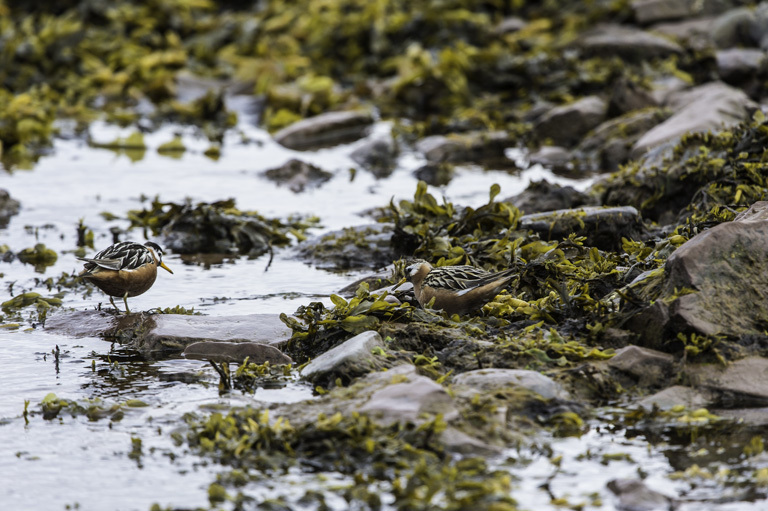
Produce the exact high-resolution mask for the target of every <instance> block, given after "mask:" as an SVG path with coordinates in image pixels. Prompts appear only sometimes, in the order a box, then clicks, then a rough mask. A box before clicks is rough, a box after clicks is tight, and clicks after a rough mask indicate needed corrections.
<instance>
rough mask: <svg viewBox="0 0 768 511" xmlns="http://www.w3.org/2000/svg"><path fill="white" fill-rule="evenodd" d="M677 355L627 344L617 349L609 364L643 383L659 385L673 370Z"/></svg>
mask: <svg viewBox="0 0 768 511" xmlns="http://www.w3.org/2000/svg"><path fill="white" fill-rule="evenodd" d="M674 362H675V357H673V356H672V355H670V354H668V353H663V352H661V351H656V350H651V349H648V348H642V347H640V346H626V347H624V348H621V349H619V350H617V351H616V355H614V356H613V358H611V359H610V360H609V361H608V366H609V367H612V368H614V369H618V370H619V371H623V372H625V373H628V374H631V375H632V376H634V377H635V378H637V379H638V380H639V383H640V384H641V385H658V384H659V383H660V382H662V381H663V380H664V378H665V377H666V376H667V375H669V374H670V373H671V371H672V368H673V365H674Z"/></svg>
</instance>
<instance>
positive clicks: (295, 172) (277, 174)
mask: <svg viewBox="0 0 768 511" xmlns="http://www.w3.org/2000/svg"><path fill="white" fill-rule="evenodd" d="M262 174H263V175H264V176H265V177H266V178H267V179H270V180H271V181H275V182H276V183H277V184H279V185H283V186H287V187H288V188H289V189H290V190H291V191H292V192H294V193H300V192H303V191H304V190H305V189H307V188H317V187H319V186H320V185H322V184H323V183H325V182H326V181H328V180H329V179H331V177H333V174H331V173H330V172H326V171H324V170H323V169H321V168H320V167H316V166H314V165H311V164H309V163H306V162H303V161H301V160H297V159H291V160H288V161H287V162H286V163H284V164H283V165H281V166H280V167H275V168H273V169H269V170H265V171H264V172H263V173H262Z"/></svg>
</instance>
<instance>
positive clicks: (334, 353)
mask: <svg viewBox="0 0 768 511" xmlns="http://www.w3.org/2000/svg"><path fill="white" fill-rule="evenodd" d="M377 348H378V350H380V351H381V354H376V353H375V351H376V349H377ZM384 349H385V345H384V341H383V340H382V339H381V336H380V335H379V334H378V333H377V332H374V331H368V332H363V333H361V334H358V335H356V336H354V337H352V338H351V339H349V340H347V341H345V342H344V343H342V344H340V345H338V346H336V347H335V348H333V349H330V350H328V351H326V352H325V353H323V354H322V355H320V356H319V357H317V358H315V359H314V360H312V361H311V362H310V363H309V364H307V365H306V366H304V368H303V369H302V370H301V376H302V378H304V379H306V380H309V381H311V382H312V383H315V384H318V385H323V386H325V387H328V386H332V385H333V383H334V382H335V380H336V378H341V380H342V381H343V382H346V383H349V382H350V381H351V380H353V379H354V378H356V377H358V376H361V375H363V374H367V373H370V372H372V371H378V370H380V369H381V368H383V367H385V366H386V365H387V364H386V359H385V358H384V357H383V356H382V355H383V353H384V351H383V350H384Z"/></svg>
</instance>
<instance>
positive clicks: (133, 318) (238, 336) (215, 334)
mask: <svg viewBox="0 0 768 511" xmlns="http://www.w3.org/2000/svg"><path fill="white" fill-rule="evenodd" d="M45 328H46V329H47V330H51V331H54V332H59V333H63V334H65V335H71V336H73V337H86V336H92V337H104V338H108V339H110V340H118V341H120V342H125V343H126V344H127V345H128V347H130V348H133V349H136V350H137V351H139V352H141V353H142V354H144V355H153V356H155V355H158V354H173V353H180V352H182V351H183V350H184V349H185V348H186V347H187V346H188V345H190V344H193V343H196V342H202V341H224V342H256V343H261V344H270V345H277V344H280V343H282V342H285V341H287V340H288V339H290V336H291V334H292V331H291V329H290V328H288V327H287V326H286V325H285V324H284V323H283V322H282V321H280V318H279V317H278V316H277V315H274V314H249V315H242V316H194V315H181V314H128V315H115V314H110V313H108V312H105V311H68V312H64V313H59V314H56V315H55V316H53V317H51V318H50V319H49V320H48V321H46V324H45Z"/></svg>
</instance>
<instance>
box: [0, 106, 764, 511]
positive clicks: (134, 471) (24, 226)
mask: <svg viewBox="0 0 768 511" xmlns="http://www.w3.org/2000/svg"><path fill="white" fill-rule="evenodd" d="M388 129H389V126H388V125H386V124H383V123H381V124H378V125H377V126H376V127H375V130H374V131H375V133H381V132H384V131H386V130H388ZM92 133H93V136H94V138H95V139H97V140H100V141H109V140H112V139H114V138H116V137H117V136H125V135H127V134H129V133H130V130H120V129H116V128H114V127H111V126H107V125H101V124H96V125H94V126H93V127H92ZM177 133H181V134H182V135H183V138H184V142H185V145H186V146H187V147H188V148H189V150H187V151H186V152H185V153H184V154H183V156H182V157H181V158H178V159H173V158H169V157H166V156H162V155H160V154H158V153H157V152H156V151H155V150H154V149H155V148H156V147H157V146H159V145H160V144H162V143H164V142H167V141H168V140H170V139H171V138H172V137H173V136H174V134H177ZM145 142H146V143H147V144H148V145H149V150H148V151H147V152H146V154H145V156H144V158H143V159H142V160H140V161H138V162H135V163H134V162H131V161H130V160H129V159H128V158H127V157H126V156H125V155H119V154H116V153H115V152H113V151H110V150H106V149H96V148H92V147H89V146H88V145H87V144H86V143H84V142H83V141H82V140H78V139H70V140H59V141H57V142H56V145H55V149H54V151H53V153H52V155H51V156H48V157H45V158H43V159H41V161H40V162H39V163H38V165H37V166H36V167H35V169H34V170H32V171H16V172H13V173H12V174H5V175H3V176H2V177H1V178H0V187H2V188H6V189H8V190H9V192H10V193H11V196H12V197H14V198H15V199H17V200H19V201H20V202H21V203H22V211H21V213H20V214H19V215H17V216H15V217H13V218H12V220H11V222H10V224H9V225H8V227H7V228H4V229H0V245H2V244H7V245H8V246H9V247H10V248H11V249H12V250H13V251H14V252H18V251H20V250H22V249H24V248H27V247H32V246H34V244H35V243H39V242H42V243H45V244H46V245H47V246H49V247H50V248H53V249H54V250H56V251H57V253H58V254H59V258H58V260H57V262H56V264H55V265H53V266H51V267H48V268H47V269H46V270H45V271H44V272H43V273H37V272H36V271H35V269H34V268H33V267H32V266H29V265H24V264H22V263H20V262H18V261H14V262H12V263H0V273H2V286H0V289H2V291H0V301H5V300H6V299H8V297H9V296H10V295H11V289H12V294H13V295H16V294H18V293H19V292H21V291H22V290H25V291H28V290H35V291H38V292H40V293H41V294H42V295H43V296H49V295H50V294H51V293H50V292H49V291H48V290H47V289H46V288H45V287H44V286H41V285H39V284H37V283H36V279H45V278H48V277H51V276H53V277H56V276H58V275H60V274H61V272H69V273H72V272H75V271H77V270H78V269H79V268H80V267H81V263H79V262H78V261H77V260H76V259H75V256H74V254H73V253H72V251H73V250H74V249H75V248H76V240H77V235H76V226H77V224H78V221H79V220H80V219H83V221H84V223H85V224H86V225H87V226H88V227H89V228H90V229H92V230H93V232H94V234H95V240H96V241H95V245H96V248H97V249H99V248H103V247H104V246H106V245H109V244H110V243H111V242H112V235H111V233H110V230H109V229H110V228H111V227H115V226H117V227H120V228H126V227H127V226H128V225H129V223H128V221H127V220H124V219H123V220H106V219H105V218H104V217H102V216H101V213H102V212H110V213H112V214H114V215H117V216H118V217H122V218H125V214H126V212H127V211H128V210H130V209H141V208H142V207H144V206H145V204H146V203H143V202H142V200H141V197H149V198H150V199H151V198H153V197H154V196H158V197H159V199H160V200H162V201H174V202H179V201H182V200H184V199H185V198H190V199H192V200H193V201H195V202H197V201H206V202H212V201H217V200H222V199H227V198H230V197H232V198H234V199H236V202H237V206H238V207H239V208H240V209H244V210H257V211H259V212H260V213H261V214H262V215H265V216H267V217H279V218H286V217H288V216H289V215H292V214H304V215H318V216H319V217H320V219H321V221H322V227H321V228H318V229H316V230H315V231H314V233H315V234H321V233H323V232H326V231H329V230H335V229H339V228H341V227H346V226H352V225H358V224H362V223H368V222H369V220H368V219H366V218H364V217H361V216H360V213H361V212H362V211H364V210H366V209H368V208H371V207H374V206H385V205H386V204H388V202H389V201H390V199H391V198H393V197H394V198H395V200H399V199H402V198H411V197H412V195H413V192H414V191H415V188H416V179H415V178H414V177H413V176H412V171H413V170H414V169H415V168H417V167H418V166H419V165H421V164H422V163H423V161H422V160H421V159H420V157H419V156H418V155H415V154H413V153H405V154H403V155H402V156H401V158H400V160H399V167H398V168H397V169H396V170H395V172H394V173H393V174H392V175H391V176H390V177H389V178H386V179H376V178H375V177H374V176H372V175H371V174H370V173H368V172H366V171H364V170H359V171H358V172H357V173H356V174H355V175H354V178H352V177H351V176H352V174H351V173H350V171H349V169H350V168H351V167H354V166H355V164H354V163H353V162H352V160H351V159H350V158H349V156H348V155H349V154H350V153H351V152H352V151H353V150H354V149H355V148H356V147H357V146H358V145H359V144H361V143H362V141H359V142H356V143H353V144H348V145H343V146H338V147H334V148H331V149H325V150H320V151H316V152H308V153H304V152H301V153H299V152H296V151H291V150H288V149H285V148H282V147H280V146H278V145H277V144H275V143H274V142H272V141H271V139H270V138H269V136H268V135H267V134H266V133H264V132H263V131H261V130H259V129H257V128H254V127H252V126H250V125H249V124H248V123H247V122H245V121H244V122H242V123H241V124H240V127H239V130H236V131H233V132H231V133H230V134H229V135H228V138H227V140H226V141H225V144H224V146H223V152H222V156H221V158H220V159H219V160H218V161H213V160H210V159H209V158H207V157H205V156H204V155H203V154H202V153H203V151H204V150H205V149H206V148H207V146H208V143H207V141H203V140H201V139H198V138H197V137H196V136H195V135H194V133H193V132H192V131H191V130H187V129H182V128H178V127H169V128H165V129H162V130H160V131H159V132H156V133H153V134H149V135H146V136H145ZM510 155H511V156H515V154H514V153H511V154H510ZM292 157H297V158H300V159H303V160H305V161H307V162H309V163H312V164H315V165H317V166H319V167H321V168H323V169H325V170H327V171H330V172H333V173H334V177H333V179H332V180H331V181H329V182H328V183H326V184H324V185H323V186H322V187H320V188H319V189H316V190H310V191H307V192H305V193H302V194H294V193H293V192H291V191H289V190H288V189H287V188H281V187H279V186H276V185H275V184H274V183H272V182H270V181H268V180H266V179H265V178H264V177H262V176H261V172H263V171H264V170H266V169H269V168H272V167H276V166H279V165H281V164H282V163H284V162H285V161H287V160H288V159H289V158H292ZM542 178H546V179H548V180H550V181H554V182H558V183H561V184H572V185H574V186H575V187H576V188H581V189H583V188H585V187H586V186H587V185H588V184H589V183H588V182H586V181H582V182H573V181H570V180H567V179H564V178H561V177H558V176H555V175H553V174H552V173H550V172H549V171H547V170H545V169H543V168H541V167H532V168H530V169H528V170H525V171H523V172H520V173H510V172H507V171H504V170H487V169H483V168H480V167H477V166H465V167H461V168H459V169H457V175H456V177H455V179H454V180H453V181H452V182H451V183H450V184H449V185H448V186H446V187H444V188H442V189H431V192H432V193H433V194H435V195H438V196H439V195H441V194H444V195H445V196H446V197H447V198H448V199H449V200H451V201H453V202H454V203H456V204H461V205H470V206H478V205H481V204H483V203H485V202H487V198H488V191H489V188H490V186H491V184H493V183H498V184H500V185H501V189H502V193H501V197H506V196H510V195H513V194H516V193H518V192H520V191H522V190H523V189H524V188H525V187H526V186H527V184H528V183H529V181H531V180H533V179H536V180H538V179H542ZM130 236H131V237H132V239H136V240H142V236H141V233H140V232H138V231H134V232H131V233H130ZM267 261H268V256H262V257H259V258H255V259H248V258H232V259H228V260H226V261H224V262H222V263H219V264H212V265H210V266H205V265H202V264H194V263H189V262H183V261H182V260H181V259H180V257H179V256H178V255H174V254H168V255H167V256H166V258H165V262H166V263H167V264H168V265H169V266H170V267H171V268H172V269H173V270H174V272H175V273H174V275H168V274H166V273H165V272H161V274H160V275H159V277H158V280H157V282H156V284H155V285H154V287H153V288H152V289H151V291H149V292H147V293H146V294H144V295H142V296H139V297H136V298H132V299H131V300H130V305H131V308H132V309H133V310H134V311H136V310H148V309H151V308H155V307H172V306H175V305H181V306H183V307H186V308H191V307H194V308H195V310H197V311H200V312H203V313H204V314H209V315H230V314H248V313H280V312H286V313H291V312H293V311H294V310H295V309H296V308H297V307H298V306H299V305H302V304H306V303H307V302H309V301H312V300H318V299H320V300H324V299H327V297H328V295H329V294H330V293H332V292H336V291H338V290H339V289H340V288H342V287H343V286H345V285H347V284H348V283H350V282H352V281H354V280H356V279H357V278H358V277H359V276H360V275H361V273H360V272H347V273H331V272H326V271H321V270H318V269H315V268H313V267H311V266H309V265H307V264H304V263H303V262H300V261H297V260H295V258H294V256H293V255H292V252H291V250H290V249H282V250H277V251H276V253H275V259H274V261H273V262H272V264H271V266H270V267H269V270H268V271H266V272H265V271H264V270H265V267H266V266H267ZM100 303H101V304H105V305H108V301H107V300H106V298H105V297H104V296H103V295H102V294H100V293H99V292H98V291H96V292H94V293H93V294H92V295H90V296H87V297H83V296H80V294H78V293H68V294H66V295H65V296H64V305H63V306H64V308H75V309H80V310H83V309H90V308H93V307H97V306H98V305H99V304H100ZM57 347H58V350H59V356H58V359H57V357H56V355H55V352H56V349H57ZM0 360H2V365H1V366H0V368H1V370H0V389H2V390H1V391H0V502H2V506H1V507H2V509H30V510H32V509H33V510H61V509H83V510H106V509H110V510H112V509H114V510H147V509H148V508H149V506H150V505H152V504H153V503H158V504H160V505H162V506H173V507H180V508H183V507H190V508H195V507H204V506H207V505H208V499H207V489H208V485H209V484H210V483H211V482H213V481H214V480H215V476H216V474H217V473H219V472H220V471H221V470H220V467H217V466H216V465H215V464H214V463H212V462H210V461H209V460H203V459H200V458H199V457H197V456H196V455H194V454H191V453H188V452H185V450H184V446H183V445H182V446H176V445H175V444H174V442H173V439H172V436H171V433H172V432H173V431H175V430H176V429H177V428H179V427H181V426H182V425H183V418H182V417H183V415H184V414H185V413H188V412H195V411H200V410H201V409H203V410H208V409H210V408H211V407H215V406H217V405H225V406H231V405H245V404H253V405H255V406H258V405H263V404H267V403H274V402H293V401H301V400H304V399H312V392H311V388H310V386H309V385H307V384H304V383H302V382H298V381H293V382H290V383H288V384H287V385H286V386H284V387H282V388H277V389H258V390H257V391H256V393H255V394H254V395H242V394H240V393H237V392H235V393H233V394H230V395H228V396H226V397H220V396H219V393H218V387H217V383H218V376H217V374H216V373H215V372H214V371H213V370H212V369H211V368H210V366H208V365H206V364H205V363H203V362H199V361H194V360H184V359H170V360H163V361H152V362H147V361H142V360H140V359H138V358H137V357H135V356H134V354H132V353H130V352H126V351H125V350H124V349H122V348H121V347H120V346H119V345H113V344H110V343H108V342H106V341H104V340H102V339H99V338H90V337H88V338H80V339H73V338H67V337H63V336H60V335H54V334H51V333H49V332H44V331H41V330H40V329H39V328H38V329H32V328H30V325H28V324H27V325H23V326H22V328H20V329H19V330H16V331H3V332H2V333H0ZM49 393H55V394H56V395H57V396H58V397H60V398H66V399H69V400H77V401H83V400H86V399H91V400H92V399H101V400H105V401H107V402H111V403H125V402H126V401H127V400H131V399H134V400H135V399H137V400H141V401H143V402H144V403H146V404H147V406H146V407H140V408H124V412H125V415H124V417H123V418H122V419H121V420H119V421H110V420H109V419H108V418H104V419H100V420H97V421H89V420H88V418H87V417H85V416H84V415H79V416H77V417H72V416H70V415H69V414H67V413H65V412H62V413H61V414H60V415H59V417H57V418H56V419H54V420H50V421H49V420H45V419H43V417H42V415H41V413H40V410H41V407H40V402H41V401H42V400H43V398H44V397H45V396H46V395H47V394H49ZM25 400H27V401H29V411H30V412H31V413H30V415H29V416H28V417H27V418H26V419H25V418H24V416H23V411H24V402H25ZM27 421H28V422H27ZM132 438H135V439H141V442H142V443H141V448H140V451H136V450H135V448H134V446H133V443H132ZM549 441H550V442H551V446H552V449H553V453H554V454H553V456H551V457H545V456H542V455H540V454H539V455H530V456H529V457H526V456H522V457H521V456H520V455H519V453H514V452H509V453H507V455H506V456H503V457H502V458H501V459H500V460H498V461H497V462H496V463H497V464H498V467H500V468H504V469H505V470H509V471H510V472H511V473H512V474H513V475H514V476H516V478H517V479H518V482H517V483H516V484H515V488H516V489H515V491H514V492H513V496H514V497H515V498H516V499H517V500H518V502H519V504H520V507H521V508H522V509H530V510H541V509H553V508H555V506H553V505H552V503H551V502H552V498H560V497H562V498H567V499H568V501H569V502H571V503H572V504H575V503H579V502H581V503H584V505H585V507H584V509H602V510H610V509H614V505H615V499H614V498H613V497H612V496H611V495H610V493H609V492H608V490H607V489H606V487H605V483H606V482H607V481H608V480H610V479H613V478H615V477H636V476H637V470H638V466H641V467H642V469H643V470H644V471H645V472H646V473H647V474H648V482H649V485H650V486H651V487H652V488H654V489H656V490H658V491H661V492H664V493H666V494H668V495H679V494H681V493H682V492H683V491H684V490H685V488H686V487H685V485H683V483H676V482H672V481H670V480H669V479H668V478H667V475H668V474H669V473H670V472H671V471H672V470H673V468H672V467H671V463H670V460H669V459H668V458H667V457H666V456H665V454H663V453H662V452H661V451H660V450H658V449H655V448H649V444H648V442H647V441H645V440H644V439H643V438H641V437H635V438H633V439H627V438H626V437H625V436H624V434H623V432H621V431H609V430H606V429H605V428H604V429H602V430H598V429H596V428H594V427H593V428H592V430H591V431H590V432H589V433H587V434H585V435H583V436H582V437H581V438H568V439H549ZM612 452H614V453H615V452H626V453H628V454H629V455H630V456H631V459H632V461H631V462H630V461H620V460H619V461H610V462H609V463H607V464H604V463H601V461H600V460H601V456H602V455H603V454H606V453H608V454H610V453H612ZM585 453H592V454H594V459H592V458H589V457H588V456H587V457H586V458H585ZM560 455H561V456H562V459H561V461H560V463H559V466H557V465H556V464H554V463H553V462H552V461H551V460H552V459H553V458H556V457H557V456H560ZM324 476H325V477H324V478H323V479H322V480H321V479H319V478H318V476H316V475H312V474H303V473H298V472H292V473H290V474H288V475H286V476H284V477H281V478H280V480H279V481H265V482H262V483H259V484H256V483H249V485H248V487H247V492H248V493H249V494H250V495H252V496H254V497H273V496H279V495H290V494H292V493H295V494H299V495H300V494H303V493H304V491H306V490H307V489H309V488H317V489H319V490H323V489H324V488H325V489H327V488H330V487H333V486H343V485H344V484H345V482H347V481H348V480H347V479H346V478H345V477H344V476H341V475H333V474H325V475H324ZM299 490H300V491H299ZM325 493H326V502H327V503H328V504H329V505H331V506H332V507H334V508H336V509H345V507H346V502H345V501H344V500H343V498H341V497H340V496H339V495H335V494H333V492H329V491H326V492H325ZM760 504H762V503H746V502H739V503H735V504H723V505H721V506H720V507H718V508H717V509H720V510H722V511H724V510H729V511H731V510H733V511H735V510H748V509H761V507H760ZM67 506H69V507H67ZM684 506H685V507H684V508H683V509H685V510H687V511H694V510H695V511H698V510H699V509H701V510H703V509H709V508H707V507H701V505H700V504H697V503H696V502H688V503H685V504H684Z"/></svg>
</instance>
